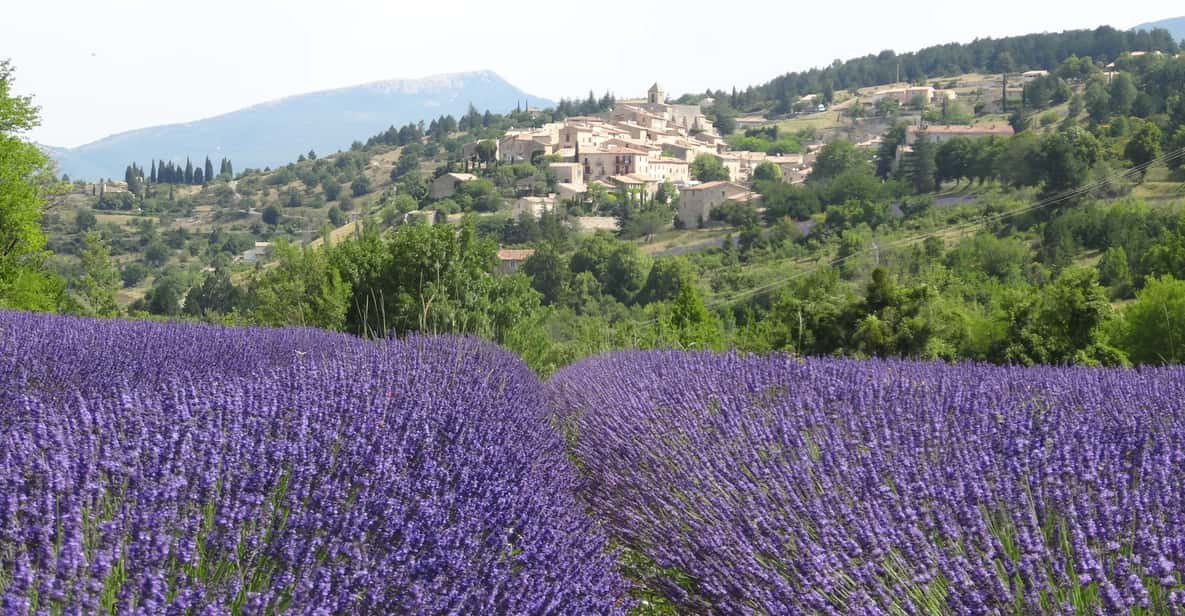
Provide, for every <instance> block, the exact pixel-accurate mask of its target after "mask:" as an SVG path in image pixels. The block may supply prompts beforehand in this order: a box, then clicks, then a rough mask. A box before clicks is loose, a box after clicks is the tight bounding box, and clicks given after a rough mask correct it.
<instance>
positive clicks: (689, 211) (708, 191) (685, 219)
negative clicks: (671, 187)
mask: <svg viewBox="0 0 1185 616" xmlns="http://www.w3.org/2000/svg"><path fill="white" fill-rule="evenodd" d="M756 198H757V197H756V196H755V195H754V194H753V193H751V192H750V191H749V189H748V188H746V187H744V186H742V185H740V184H737V183H735V182H706V183H704V184H697V185H695V186H689V187H687V188H684V189H682V190H680V191H679V212H678V214H677V217H678V219H679V222H681V223H682V224H683V226H684V227H686V228H688V229H694V228H696V227H699V226H701V225H703V224H704V223H705V222H707V221H708V219H709V218H710V217H711V214H712V210H714V209H716V208H718V207H720V206H721V205H723V204H724V203H725V202H727V201H752V200H755V199H756Z"/></svg>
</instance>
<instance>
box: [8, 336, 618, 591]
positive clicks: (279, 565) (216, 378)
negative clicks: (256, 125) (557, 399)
mask: <svg viewBox="0 0 1185 616" xmlns="http://www.w3.org/2000/svg"><path fill="white" fill-rule="evenodd" d="M543 396H544V393H543V389H542V386H541V385H540V384H539V383H538V381H537V380H536V379H535V378H534V376H533V375H532V374H531V373H530V371H529V370H527V368H526V367H525V366H523V365H522V364H521V362H518V361H517V359H516V358H514V357H513V356H511V355H509V354H507V353H505V352H503V351H501V350H498V349H496V348H494V347H492V346H490V345H487V344H485V343H481V342H478V341H474V340H468V339H455V338H454V339H447V338H446V339H438V340H431V339H426V338H412V339H408V340H406V341H402V342H389V343H383V344H373V343H364V342H362V341H359V340H357V339H354V338H350V337H346V336H338V335H331V334H324V333H319V332H315V331H312V330H230V329H221V328H212V327H203V326H189V325H158V324H150V323H128V322H116V321H107V322H102V321H87V320H81V319H69V318H61V317H48V316H33V315H25V314H18V313H0V428H2V430H0V598H2V600H0V603H2V605H0V611H2V612H3V613H5V614H22V613H38V614H41V613H45V614H52V613H66V614H82V613H87V614H89V613H99V612H103V613H112V614H166V613H168V614H227V613H236V614H260V613H277V612H282V611H288V612H291V613H321V614H330V613H341V614H347V613H386V614H396V613H421V614H441V613H455V614H481V613H488V614H534V613H564V614H599V613H616V612H622V611H624V610H625V608H626V603H625V602H624V600H623V598H624V588H625V587H624V584H623V581H622V579H621V578H620V576H619V575H618V573H617V572H616V569H615V554H614V553H613V552H611V551H609V550H607V549H606V543H605V537H604V535H603V533H602V532H601V531H600V530H599V528H598V526H597V524H596V523H595V522H594V521H593V520H592V519H590V518H589V517H588V516H587V515H586V514H585V513H584V511H583V509H582V507H581V506H579V505H578V503H577V502H576V500H575V497H574V494H575V490H574V480H575V475H574V473H573V471H572V470H571V468H570V467H569V466H568V465H567V462H566V459H565V454H564V451H563V442H562V440H561V439H560V437H559V436H558V435H557V433H555V432H553V431H551V430H548V429H547V423H546V421H547V419H546V417H545V406H544V403H543V402H544V397H543Z"/></svg>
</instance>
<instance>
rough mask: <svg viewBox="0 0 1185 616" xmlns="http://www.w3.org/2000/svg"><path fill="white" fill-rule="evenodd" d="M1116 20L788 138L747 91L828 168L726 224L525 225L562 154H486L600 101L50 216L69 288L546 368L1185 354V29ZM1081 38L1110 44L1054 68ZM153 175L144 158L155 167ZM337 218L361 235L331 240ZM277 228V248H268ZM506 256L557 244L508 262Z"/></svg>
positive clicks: (158, 188) (599, 201)
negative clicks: (1144, 28)
mask: <svg viewBox="0 0 1185 616" xmlns="http://www.w3.org/2000/svg"><path fill="white" fill-rule="evenodd" d="M1088 34H1089V35H1088ZM1088 34H1082V33H1066V34H1060V35H1041V36H1039V37H1036V38H1024V39H1018V40H1017V41H1013V40H1011V39H1009V41H1011V42H1009V43H1008V45H1011V47H1008V49H1007V50H1006V51H1009V53H1012V52H1013V51H1015V52H1016V53H1017V55H1018V57H1017V58H1016V62H1017V67H1018V68H1027V67H1032V66H1039V67H1042V70H1043V71H1045V72H1044V73H1038V74H1030V75H1027V76H1022V75H1020V74H1018V73H1004V74H1001V75H995V76H993V75H985V74H968V75H959V76H952V77H949V78H942V79H936V80H934V81H933V82H930V83H936V84H937V85H939V86H940V87H941V88H943V89H949V90H950V91H952V92H955V93H956V94H957V98H956V99H954V100H953V101H951V100H949V99H943V100H945V101H946V102H942V101H939V102H933V103H926V102H924V101H923V102H921V103H919V102H918V101H909V102H908V103H906V104H891V105H886V104H882V103H883V101H878V102H875V103H874V102H869V101H871V98H870V96H871V95H870V92H875V91H876V90H877V89H878V88H879V87H880V86H877V87H875V88H873V87H866V86H859V87H856V88H855V89H854V90H851V91H847V90H845V91H836V92H835V93H834V95H835V97H836V101H837V102H836V103H835V107H833V108H832V109H831V110H829V111H827V112H825V114H830V115H831V117H832V120H831V121H832V125H831V126H829V127H827V128H824V129H814V128H808V127H802V128H800V129H798V130H794V131H787V130H785V128H784V124H783V122H786V121H792V120H793V119H794V118H798V117H808V115H807V114H803V115H801V116H793V118H791V119H790V120H772V121H768V122H767V123H765V124H764V125H758V126H750V127H747V128H744V129H738V130H734V131H728V130H727V129H728V128H729V126H728V124H729V122H728V120H729V116H728V113H729V108H730V107H729V102H728V99H729V98H730V97H729V96H727V95H724V96H722V97H721V98H720V100H718V101H717V102H716V103H715V104H714V105H711V106H708V107H707V110H708V114H709V115H710V116H712V117H713V119H714V121H715V122H716V123H717V125H718V126H719V127H720V129H721V132H725V133H730V134H729V136H728V137H727V140H728V142H729V143H731V144H732V146H733V147H734V148H743V149H749V150H757V151H760V152H763V153H769V152H775V153H780V152H794V151H801V150H808V152H806V154H805V155H808V156H810V157H811V158H812V159H813V169H812V171H811V173H810V175H809V177H808V178H807V179H806V181H805V182H804V183H800V184H793V183H788V182H786V181H779V177H780V172H779V171H778V170H776V169H772V168H770V167H768V166H767V167H764V168H759V169H757V171H756V172H754V174H753V177H754V179H753V180H752V182H751V184H750V188H751V189H752V190H753V191H754V192H755V193H756V194H757V195H759V196H760V198H761V202H760V207H754V206H753V204H752V203H750V204H742V203H729V204H725V205H724V206H722V207H719V208H717V209H716V210H714V211H713V212H712V215H711V217H710V218H711V219H710V220H705V221H704V226H705V227H706V228H704V229H681V228H672V219H673V217H674V211H675V210H676V209H677V208H678V206H679V194H678V191H677V190H672V189H671V188H670V187H666V186H664V187H663V188H662V189H661V190H660V191H659V193H660V196H657V197H656V198H655V199H653V200H644V201H638V200H636V199H635V198H633V197H631V196H630V195H628V194H625V193H619V192H613V191H608V190H602V189H597V190H592V189H590V191H589V192H588V193H587V194H586V195H584V196H583V197H581V198H578V199H575V200H570V201H568V202H567V203H565V204H563V207H561V208H558V209H556V210H555V211H552V212H548V213H545V214H543V215H542V216H540V217H538V218H534V217H531V216H524V217H521V218H513V217H511V216H510V215H508V213H507V212H506V208H507V204H508V203H510V202H512V201H513V200H515V199H517V198H518V197H520V196H522V195H524V194H527V195H529V194H536V195H538V194H546V193H548V192H551V191H553V190H554V187H555V183H556V179H555V176H554V173H553V171H552V170H551V169H550V168H549V164H550V163H551V162H552V161H555V160H557V159H556V158H555V157H553V156H539V157H535V158H534V159H532V160H530V161H499V160H497V158H496V157H495V156H491V155H490V152H488V151H487V150H486V149H485V146H486V145H488V144H491V143H492V142H493V141H492V140H494V139H497V138H498V137H499V136H501V135H502V134H503V133H504V132H505V131H506V130H508V129H509V128H511V127H525V126H541V125H542V124H544V123H546V122H550V121H555V120H557V119H561V118H564V117H568V116H574V115H592V114H599V113H604V112H606V110H608V109H609V108H611V107H612V106H613V105H614V104H615V101H614V99H613V98H612V97H610V96H608V95H607V96H605V97H602V98H599V99H598V98H597V97H595V96H593V95H592V94H590V95H589V97H588V98H587V99H586V100H581V101H563V102H561V104H560V105H558V106H557V107H556V108H555V109H550V110H544V111H528V110H523V109H519V110H516V111H515V112H513V113H510V114H507V115H501V114H493V113H490V112H485V113H481V112H479V111H478V110H477V109H471V110H470V111H469V112H467V113H466V114H464V115H463V116H461V117H460V118H455V117H452V116H444V117H441V118H437V119H435V120H433V121H431V122H429V123H427V124H426V125H420V124H408V125H405V126H402V127H398V128H397V127H391V128H390V129H388V130H386V131H383V132H382V133H379V134H376V135H373V136H372V137H370V138H369V139H367V140H366V141H365V142H363V141H361V140H359V141H356V142H355V143H354V144H353V145H352V146H351V148H350V149H349V150H347V151H344V152H337V153H332V154H329V155H326V156H319V155H317V153H316V152H312V151H310V152H308V153H306V154H302V155H300V157H299V159H298V160H297V161H296V162H294V163H291V164H289V165H284V166H282V167H277V168H275V169H263V170H253V169H247V170H241V171H237V172H236V173H233V174H225V173H219V174H214V179H213V180H212V181H207V182H206V184H205V185H204V186H190V185H178V184H167V183H160V182H159V181H158V182H157V183H153V182H151V181H148V182H142V183H139V186H138V187H136V189H135V190H133V191H132V192H130V193H124V194H123V195H122V196H120V195H116V196H114V197H111V198H108V196H106V195H105V196H104V197H103V198H96V197H94V196H93V195H92V196H90V197H87V196H86V195H83V194H77V193H76V194H74V195H71V196H68V197H66V198H63V199H60V200H59V203H60V204H61V205H60V206H58V207H51V208H50V210H49V212H48V213H47V215H46V217H45V220H44V228H45V229H46V230H47V231H48V232H49V234H50V237H51V239H50V243H49V247H50V248H51V249H53V250H54V252H55V253H56V254H57V256H56V257H55V259H57V260H58V267H59V271H60V272H62V274H64V276H65V279H67V280H70V281H72V282H71V283H70V284H69V286H68V287H67V288H65V289H64V290H63V291H64V296H63V297H64V299H63V300H62V303H61V304H60V305H61V306H63V307H65V309H67V310H74V311H82V312H87V313H92V314H121V313H125V312H126V313H127V314H132V315H140V316H149V315H156V316H161V317H167V318H193V319H204V320H212V321H221V322H233V323H261V324H272V325H283V324H300V325H315V326H318V327H323V328H327V329H332V330H338V331H345V332H350V333H353V334H355V335H358V336H367V337H369V336H382V335H385V334H392V333H393V334H398V335H403V334H406V333H408V332H414V331H428V332H436V333H443V332H458V333H471V334H477V335H480V336H485V337H488V338H491V339H493V340H495V341H497V342H500V343H502V344H505V345H507V346H509V347H510V348H512V349H514V350H516V351H518V352H520V353H521V354H522V355H523V356H524V357H525V358H526V359H527V361H528V363H529V364H530V365H531V366H532V367H533V368H535V369H536V370H538V371H540V372H542V373H548V372H550V371H552V370H555V369H556V368H558V367H561V366H563V365H566V364H568V363H571V362H572V361H574V360H576V359H578V358H580V357H583V356H585V355H588V354H591V353H595V352H597V351H601V350H607V349H613V348H622V347H655V346H657V347H665V346H676V347H688V346H694V347H708V348H729V347H732V348H737V349H741V350H747V351H762V352H765V351H776V350H782V351H792V352H796V353H801V354H809V355H834V354H842V355H850V356H856V357H868V356H904V357H918V358H941V359H947V360H956V359H975V360H985V361H993V362H1001V363H1004V362H1007V363H1023V364H1039V363H1059V364H1060V363H1083V364H1106V365H1122V364H1126V363H1129V362H1140V363H1164V362H1175V361H1179V359H1180V358H1181V357H1182V355H1183V352H1182V348H1181V344H1179V343H1178V342H1176V341H1178V340H1185V337H1182V336H1178V335H1177V332H1179V331H1180V327H1181V324H1180V323H1178V322H1177V321H1176V320H1175V319H1172V318H1169V319H1158V318H1156V317H1155V316H1154V310H1155V306H1156V305H1158V304H1156V303H1155V302H1160V303H1163V302H1170V304H1171V303H1172V302H1177V301H1179V300H1178V299H1176V298H1177V297H1178V296H1179V295H1180V294H1181V292H1182V284H1183V283H1182V282H1180V281H1181V280H1182V279H1185V269H1182V268H1183V267H1185V266H1183V265H1182V263H1185V261H1182V260H1181V259H1180V258H1179V255H1178V254H1177V253H1178V252H1180V249H1179V247H1178V244H1179V243H1180V242H1181V239H1180V237H1181V234H1182V232H1183V231H1185V228H1183V227H1182V223H1181V192H1180V190H1181V185H1182V184H1181V180H1182V176H1181V171H1180V164H1179V163H1180V161H1181V158H1182V157H1181V148H1182V147H1185V136H1183V134H1185V133H1183V129H1182V125H1183V123H1185V107H1183V106H1182V105H1185V100H1183V99H1182V97H1181V95H1180V94H1179V92H1180V91H1181V87H1182V85H1183V82H1182V77H1181V75H1182V74H1185V71H1182V70H1181V65H1182V62H1183V61H1185V60H1183V59H1182V58H1181V57H1179V56H1176V55H1172V53H1173V52H1174V51H1175V49H1174V48H1173V47H1172V45H1170V44H1168V43H1166V44H1165V45H1163V47H1165V48H1166V49H1167V50H1168V51H1166V52H1151V53H1143V54H1140V53H1136V54H1132V53H1127V52H1126V51H1124V49H1123V45H1128V46H1136V47H1138V46H1144V47H1147V46H1148V45H1154V44H1155V45H1160V43H1159V42H1158V41H1160V40H1161V36H1160V35H1159V34H1155V33H1154V34H1152V35H1148V36H1143V35H1140V36H1137V35H1131V36H1130V37H1128V35H1123V36H1121V37H1119V38H1118V39H1114V38H1113V37H1111V36H1110V35H1109V34H1108V31H1107V30H1105V29H1102V30H1098V31H1093V32H1092V33H1088ZM1125 37H1127V38H1125ZM1020 40H1024V41H1030V42H1032V43H1033V44H1032V45H1029V46H1026V45H1021V44H1020V42H1019V41H1020ZM1115 40H1118V41H1119V43H1115V44H1117V45H1119V50H1118V51H1117V52H1116V51H1110V48H1109V47H1108V45H1111V44H1112V43H1113V42H1114V41H1115ZM1080 41H1086V43H1081V45H1085V47H1082V48H1081V49H1079V48H1078V47H1074V45H1079V44H1080V43H1079V42H1080ZM1038 43H1040V44H1038ZM983 44H986V43H983ZM972 45H980V46H979V47H971V48H970V49H981V47H982V45H981V44H980V43H976V44H972ZM1067 45H1069V46H1070V47H1073V48H1074V49H1076V50H1080V51H1084V52H1090V53H1095V54H1097V55H1098V57H1097V58H1088V57H1079V56H1076V55H1069V56H1067V57H1064V58H1061V59H1059V60H1058V61H1057V62H1056V63H1054V64H1050V65H1041V64H1038V62H1040V61H1042V59H1043V58H1044V55H1043V54H1046V53H1047V50H1048V49H1055V50H1056V49H1060V48H1061V47H1065V46H1067ZM1092 45H1093V46H1092ZM1155 45H1154V46H1155ZM959 49H961V48H959ZM964 51H966V50H964ZM919 53H920V54H921V56H922V57H930V52H929V51H927V52H924V53H923V52H919ZM952 53H953V52H952ZM1001 53H1003V52H1001ZM1108 53H1112V54H1114V55H1113V56H1109V55H1107V54H1108ZM1025 54H1028V55H1025ZM873 78H874V77H868V79H873ZM1005 81H1008V83H1009V84H1010V85H1009V88H1008V89H1007V90H1005V89H1004V84H1005ZM860 83H862V82H860V81H859V80H855V81H853V82H852V84H851V85H856V84H860ZM755 91H756V90H755ZM737 96H738V97H740V96H741V95H740V94H739V93H738V95H737ZM820 115H824V114H820ZM1005 120H1006V121H1007V124H1008V126H1010V127H1011V128H1012V129H1014V130H1015V131H1016V134H1015V136H1011V137H1004V136H999V137H995V136H993V137H984V138H977V139H970V138H963V137H956V138H952V139H949V140H945V141H943V142H942V143H940V144H939V143H936V144H930V142H929V141H927V140H925V139H923V140H921V141H910V134H911V133H910V132H909V130H908V126H909V125H915V124H917V123H924V124H927V125H943V124H947V123H960V122H974V123H976V124H977V125H982V126H1004V122H1005ZM861 136H863V137H864V139H861V140H860V142H859V143H857V142H855V140H856V139H857V138H859V137H861ZM692 167H693V171H694V173H695V174H696V176H697V178H699V179H709V178H714V177H718V174H720V173H722V169H721V168H720V167H719V166H716V165H714V164H712V163H711V161H704V160H699V159H697V160H696V161H695V164H693V165H692ZM153 168H155V165H154V164H153V163H152V161H150V162H149V164H144V163H142V162H141V163H138V164H137V165H136V166H135V167H133V168H131V169H132V171H133V173H132V175H135V176H136V177H140V176H141V175H143V174H144V172H143V170H144V169H149V175H151V173H150V172H151V170H152V169H153ZM449 171H465V172H468V173H471V174H474V175H476V176H477V178H478V179H477V180H476V181H473V182H466V183H465V184H463V185H461V186H459V188H458V191H457V193H456V194H454V195H452V196H450V197H447V198H443V199H434V198H432V197H431V196H430V195H429V192H428V184H429V182H430V181H431V180H432V179H433V178H434V177H436V176H438V175H440V174H443V173H445V172H449ZM724 173H727V172H724ZM724 177H727V175H725V176H724ZM785 179H786V178H781V180H785ZM158 180H159V178H158ZM136 183H137V182H132V184H136ZM88 205H90V206H92V207H90V208H89V209H88V208H87V207H86V206H88ZM74 207H81V209H79V210H76V211H71V209H72V208H74ZM95 207H100V208H103V209H101V210H95V209H94V208H95ZM585 215H594V216H602V217H610V218H613V219H615V220H616V221H617V223H618V224H619V225H620V231H619V232H618V234H617V237H613V236H612V235H610V234H608V233H605V232H601V233H597V234H588V233H585V232H582V231H581V230H580V229H579V228H578V226H577V224H576V222H575V221H576V219H577V217H579V216H585ZM444 222H449V223H452V224H454V225H456V227H459V228H460V230H459V232H458V230H457V229H456V228H455V227H450V226H447V225H442V224H439V223H444ZM429 223H438V224H436V226H432V225H431V224H429ZM333 229H343V230H344V232H343V231H336V232H333V231H332V230H333ZM323 234H331V237H333V238H335V240H334V241H332V242H328V243H320V242H316V238H318V237H319V236H321V235H323ZM256 242H271V243H272V246H270V248H261V249H260V250H258V251H257V250H256V249H255V245H256ZM301 245H303V247H301ZM314 245H316V246H317V247H316V248H313V246H314ZM498 246H503V247H508V246H509V247H519V248H527V249H531V250H533V251H534V253H533V255H531V256H530V257H529V258H527V259H526V260H525V262H523V263H521V268H520V269H519V270H518V271H517V272H516V273H513V274H501V273H499V272H498V268H499V265H498V260H497V258H496V253H497V249H498ZM268 250H270V251H271V256H267V255H268ZM70 255H77V257H76V258H72V257H71V256H70ZM260 255H263V258H262V259H256V258H255V257H259V256H260ZM674 255H679V256H674ZM113 272H115V273H113ZM117 278H121V279H122V283H123V284H120V283H119V282H116V279H117ZM74 281H76V282H74ZM113 287H123V288H122V289H114V288H113ZM112 294H114V298H115V300H119V301H114V300H112V299H111V298H112ZM92 296H94V297H92ZM109 300H111V301H109ZM88 306H103V307H104V308H103V309H102V310H101V311H100V310H97V309H94V308H88ZM1149 345H1151V346H1149Z"/></svg>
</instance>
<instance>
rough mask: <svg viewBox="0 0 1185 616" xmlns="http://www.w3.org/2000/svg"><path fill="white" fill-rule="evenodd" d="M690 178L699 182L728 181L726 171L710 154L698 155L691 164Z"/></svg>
mask: <svg viewBox="0 0 1185 616" xmlns="http://www.w3.org/2000/svg"><path fill="white" fill-rule="evenodd" d="M691 177H693V178H695V179H697V180H699V181H701V182H719V181H723V180H728V179H729V177H728V169H726V168H724V165H722V164H720V161H719V160H718V159H717V158H716V157H715V156H713V155H711V154H700V155H699V156H697V157H695V160H694V161H692V162H691Z"/></svg>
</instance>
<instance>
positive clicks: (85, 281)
mask: <svg viewBox="0 0 1185 616" xmlns="http://www.w3.org/2000/svg"><path fill="white" fill-rule="evenodd" d="M82 242H83V246H82V253H81V254H80V264H79V276H78V279H77V281H75V283H74V285H73V286H74V291H75V293H74V299H75V301H76V302H77V304H78V306H79V309H80V312H81V313H82V314H85V315H87V316H96V317H114V316H117V315H118V314H119V304H118V303H117V302H116V301H115V294H116V292H117V291H119V287H120V279H119V270H118V269H117V268H116V267H115V264H114V263H113V262H112V261H111V251H110V250H109V249H108V248H107V245H106V244H104V243H103V237H102V236H101V235H99V233H97V232H95V231H89V232H87V233H86V234H85V235H83V237H82Z"/></svg>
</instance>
